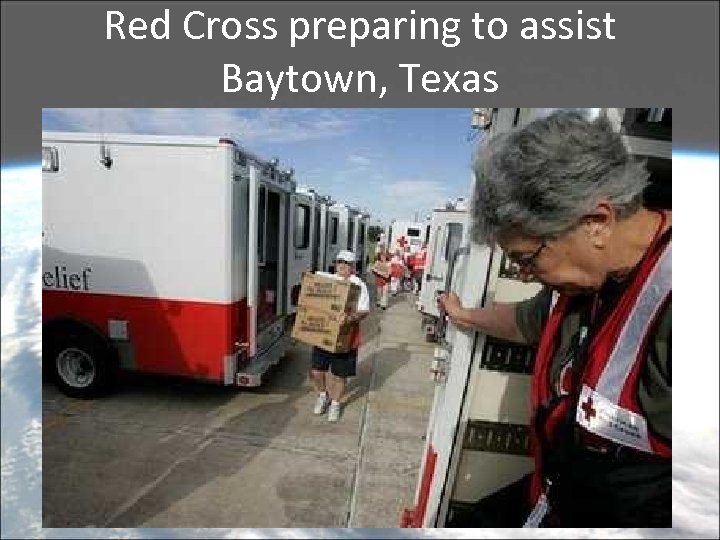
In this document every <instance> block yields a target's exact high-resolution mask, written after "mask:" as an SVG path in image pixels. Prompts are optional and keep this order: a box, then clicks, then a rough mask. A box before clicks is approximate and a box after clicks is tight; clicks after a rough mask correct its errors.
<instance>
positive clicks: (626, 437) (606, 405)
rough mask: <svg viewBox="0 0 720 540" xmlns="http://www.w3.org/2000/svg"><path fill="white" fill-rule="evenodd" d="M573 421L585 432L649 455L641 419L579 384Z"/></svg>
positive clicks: (645, 428)
mask: <svg viewBox="0 0 720 540" xmlns="http://www.w3.org/2000/svg"><path fill="white" fill-rule="evenodd" d="M575 421H576V422H577V423H578V424H580V425H581V426H582V427H583V428H585V429H587V430H588V431H590V432H592V433H595V434H596V435H599V436H601V437H604V438H606V439H610V440H611V441H614V442H616V443H619V444H624V445H626V446H630V447H632V448H636V449H638V450H642V451H644V452H652V447H651V446H650V440H649V438H648V431H647V422H646V421H645V418H644V417H642V416H640V415H639V414H637V413H634V412H632V411H630V410H628V409H625V408H623V407H620V406H619V405H617V404H615V403H613V402H612V401H610V400H608V399H606V398H604V397H603V396H602V395H600V394H598V393H597V392H595V391H594V390H593V389H592V388H590V387H588V386H587V385H583V387H582V391H581V392H580V400H579V401H578V406H577V411H576V414H575Z"/></svg>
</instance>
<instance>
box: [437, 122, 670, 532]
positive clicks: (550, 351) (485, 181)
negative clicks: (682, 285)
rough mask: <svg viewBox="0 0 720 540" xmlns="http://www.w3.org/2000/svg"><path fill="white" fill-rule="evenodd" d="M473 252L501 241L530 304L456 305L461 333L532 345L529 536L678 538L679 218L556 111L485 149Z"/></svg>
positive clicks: (630, 164)
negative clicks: (657, 533)
mask: <svg viewBox="0 0 720 540" xmlns="http://www.w3.org/2000/svg"><path fill="white" fill-rule="evenodd" d="M475 172H476V187H475V193H474V201H473V227H474V236H475V239H476V241H478V242H480V243H489V244H492V243H494V242H497V243H498V244H499V245H500V246H501V247H502V249H503V250H504V252H505V254H506V255H507V256H508V257H509V258H510V259H511V260H512V261H513V262H514V263H515V264H516V265H517V268H518V271H519V273H520V275H521V277H522V278H524V279H526V280H531V279H534V280H538V281H540V282H542V283H543V284H544V285H545V286H544V287H543V289H542V291H541V292H540V293H539V294H538V295H537V296H536V297H534V298H532V299H530V300H528V301H525V302H520V303H514V304H494V305H491V306H489V307H486V308H478V309H467V308H463V307H462V305H461V304H460V302H459V300H458V298H457V296H455V295H445V296H442V297H441V298H440V300H439V302H440V304H441V307H443V308H444V310H445V311H446V313H447V314H448V316H449V317H450V319H451V320H452V321H453V322H454V323H455V324H457V325H459V326H465V327H473V328H477V329H479V330H480V331H482V332H484V333H487V334H490V335H493V336H496V337H500V338H505V339H509V340H512V341H516V342H520V343H526V344H534V345H538V353H537V356H536V358H535V366H534V373H533V382H532V395H531V403H532V408H533V410H532V428H533V430H532V432H533V437H532V443H533V444H532V447H533V452H534V457H535V471H534V473H533V475H532V477H531V478H530V479H528V480H529V483H530V488H529V490H530V505H529V506H528V510H532V512H531V513H530V518H528V522H527V524H528V525H538V524H542V525H548V526H562V527H669V526H671V524H672V522H671V510H672V506H671V455H672V451H671V438H672V429H671V416H672V407H671V396H672V393H671V388H672V387H671V352H670V344H671V254H672V251H671V250H672V246H671V239H670V235H671V225H672V215H671V212H670V211H663V210H658V209H650V208H646V207H644V206H643V190H644V189H645V187H646V185H647V179H648V172H647V171H646V169H645V167H644V165H643V164H642V163H641V162H638V161H636V160H635V159H633V158H632V157H631V156H630V155H628V152H627V151H626V148H625V146H624V145H623V142H622V139H621V138H620V136H619V135H618V134H617V133H616V132H615V131H614V130H613V129H612V127H611V125H610V123H609V122H608V121H607V120H606V119H605V118H604V117H600V118H598V119H597V120H594V121H589V120H586V119H585V118H584V116H583V115H582V114H581V113H578V112H572V111H560V112H556V113H554V114H552V115H551V116H549V117H546V118H543V119H539V120H536V121H534V122H532V123H531V124H529V125H528V126H526V127H525V128H522V129H519V130H516V131H513V132H510V133H508V134H505V135H502V136H498V137H495V138H493V139H492V140H490V141H488V143H487V144H486V145H484V146H483V147H482V149H481V151H480V154H479V155H478V159H477V161H476V165H475Z"/></svg>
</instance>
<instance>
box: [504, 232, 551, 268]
mask: <svg viewBox="0 0 720 540" xmlns="http://www.w3.org/2000/svg"><path fill="white" fill-rule="evenodd" d="M546 247H547V244H546V243H545V240H543V241H542V243H541V244H540V245H539V246H538V248H537V249H536V250H535V251H533V252H532V253H531V254H529V255H525V256H518V255H515V254H513V253H512V252H510V253H508V254H507V257H508V259H510V262H511V263H512V264H513V265H515V266H517V267H518V271H520V272H524V273H528V272H531V271H532V270H534V269H535V263H536V261H537V258H538V257H539V256H540V252H542V250H543V249H544V248H546Z"/></svg>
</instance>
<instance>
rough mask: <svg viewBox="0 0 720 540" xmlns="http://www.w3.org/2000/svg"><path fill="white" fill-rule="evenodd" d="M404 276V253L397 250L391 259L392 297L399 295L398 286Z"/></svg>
mask: <svg viewBox="0 0 720 540" xmlns="http://www.w3.org/2000/svg"><path fill="white" fill-rule="evenodd" d="M404 274H405V265H404V264H403V260H402V252H401V251H400V250H399V249H397V250H395V254H394V255H393V256H392V258H391V259H390V294H391V295H392V296H395V295H397V293H398V286H399V285H400V280H401V279H402V278H403V275H404Z"/></svg>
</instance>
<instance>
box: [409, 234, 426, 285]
mask: <svg viewBox="0 0 720 540" xmlns="http://www.w3.org/2000/svg"><path fill="white" fill-rule="evenodd" d="M426 259H427V244H425V243H423V245H422V247H421V248H420V251H418V252H417V253H416V254H415V258H414V259H413V269H412V274H413V292H415V294H417V295H419V294H420V290H421V289H422V278H423V273H424V272H425V261H426Z"/></svg>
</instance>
